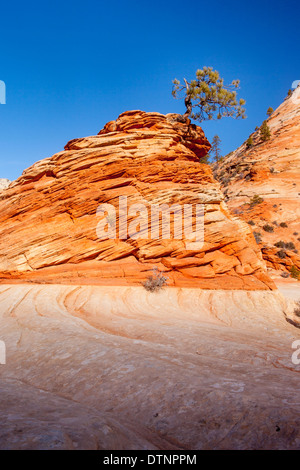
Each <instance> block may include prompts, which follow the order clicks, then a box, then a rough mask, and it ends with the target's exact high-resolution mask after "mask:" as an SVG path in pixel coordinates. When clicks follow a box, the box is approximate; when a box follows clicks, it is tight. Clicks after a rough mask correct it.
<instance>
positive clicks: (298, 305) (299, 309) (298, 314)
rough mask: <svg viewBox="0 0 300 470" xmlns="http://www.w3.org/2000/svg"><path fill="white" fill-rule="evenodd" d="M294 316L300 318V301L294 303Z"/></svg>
mask: <svg viewBox="0 0 300 470" xmlns="http://www.w3.org/2000/svg"><path fill="white" fill-rule="evenodd" d="M294 314H295V315H296V317H300V301H299V300H298V302H296V307H295V310H294Z"/></svg>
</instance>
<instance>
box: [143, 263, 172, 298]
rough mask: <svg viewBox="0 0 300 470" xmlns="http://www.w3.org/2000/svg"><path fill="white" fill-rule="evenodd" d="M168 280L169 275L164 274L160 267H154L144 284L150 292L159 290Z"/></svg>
mask: <svg viewBox="0 0 300 470" xmlns="http://www.w3.org/2000/svg"><path fill="white" fill-rule="evenodd" d="M167 280H168V277H167V276H164V275H163V273H162V272H161V271H159V270H158V268H154V269H153V270H152V274H151V275H150V276H148V278H147V279H146V281H144V282H143V283H142V285H143V286H144V288H145V289H146V290H147V291H148V292H158V291H160V290H161V289H162V288H163V287H164V286H166V285H167Z"/></svg>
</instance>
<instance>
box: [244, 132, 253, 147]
mask: <svg viewBox="0 0 300 470" xmlns="http://www.w3.org/2000/svg"><path fill="white" fill-rule="evenodd" d="M252 146H253V137H252V136H251V135H250V136H249V137H248V139H247V141H246V147H247V149H249V148H251V147H252Z"/></svg>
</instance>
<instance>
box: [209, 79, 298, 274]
mask: <svg viewBox="0 0 300 470" xmlns="http://www.w3.org/2000/svg"><path fill="white" fill-rule="evenodd" d="M267 123H268V126H269V128H270V131H271V137H270V139H269V140H267V141H266V142H262V140H261V136H260V131H259V130H258V131H256V132H254V133H253V134H252V138H253V145H252V146H251V147H250V148H247V143H246V142H245V143H244V144H243V145H242V146H241V147H239V148H238V149H237V150H235V151H234V152H232V154H230V155H228V157H227V158H225V160H224V161H223V162H222V163H220V164H219V165H218V168H216V169H215V172H216V173H215V174H216V176H217V178H218V179H219V181H221V183H222V189H223V191H224V193H225V195H226V201H227V204H228V206H229V207H230V209H231V210H232V211H233V212H234V213H235V214H237V215H238V216H239V217H242V218H243V219H244V220H245V221H247V222H249V221H250V223H253V225H252V228H253V231H255V232H257V233H258V234H259V235H258V240H259V238H261V242H260V243H259V245H260V247H261V249H262V253H263V257H264V259H265V260H266V262H267V265H268V267H270V268H273V269H276V270H281V271H290V270H291V268H292V266H295V267H296V268H298V269H300V255H299V253H300V87H298V88H297V89H296V90H295V91H294V92H293V94H292V96H290V97H289V98H287V99H286V100H285V101H284V102H283V103H282V104H281V105H280V106H279V107H278V108H277V109H276V110H275V111H274V112H273V114H272V115H271V117H270V118H269V119H268V120H267ZM265 229H266V230H265ZM280 242H283V243H281V246H280ZM276 244H279V246H275V245H276Z"/></svg>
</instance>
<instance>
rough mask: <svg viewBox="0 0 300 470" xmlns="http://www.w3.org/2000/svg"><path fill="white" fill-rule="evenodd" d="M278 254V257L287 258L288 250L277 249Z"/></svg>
mask: <svg viewBox="0 0 300 470" xmlns="http://www.w3.org/2000/svg"><path fill="white" fill-rule="evenodd" d="M276 255H277V256H278V258H281V259H285V258H286V252H285V251H284V250H280V251H277V253H276Z"/></svg>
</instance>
